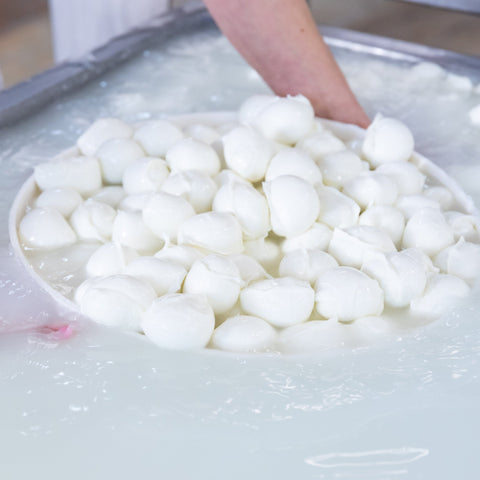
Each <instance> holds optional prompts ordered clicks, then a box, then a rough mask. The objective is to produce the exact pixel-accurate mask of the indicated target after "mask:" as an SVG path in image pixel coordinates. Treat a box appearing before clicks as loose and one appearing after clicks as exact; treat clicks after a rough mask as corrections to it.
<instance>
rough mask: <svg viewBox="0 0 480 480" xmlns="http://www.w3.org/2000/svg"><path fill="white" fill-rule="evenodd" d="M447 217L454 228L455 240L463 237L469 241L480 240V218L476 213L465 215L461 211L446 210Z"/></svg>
mask: <svg viewBox="0 0 480 480" xmlns="http://www.w3.org/2000/svg"><path fill="white" fill-rule="evenodd" d="M445 218H446V220H447V222H448V224H449V225H450V226H451V227H452V229H453V234H454V236H455V240H458V239H459V238H460V237H463V238H464V239H465V240H468V241H469V242H478V241H479V240H480V233H479V232H480V218H479V217H477V216H476V215H465V214H464V213H461V212H456V211H451V212H445Z"/></svg>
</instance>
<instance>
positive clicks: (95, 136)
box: [77, 118, 133, 155]
mask: <svg viewBox="0 0 480 480" xmlns="http://www.w3.org/2000/svg"><path fill="white" fill-rule="evenodd" d="M132 135H133V127H131V126H130V125H128V124H127V123H125V122H122V121H121V120H118V119H117V118H100V119H99V120H96V121H95V122H93V123H92V125H91V126H90V127H89V128H88V129H87V130H86V131H85V132H84V133H83V135H81V136H80V137H79V139H78V140H77V146H78V148H79V149H80V151H81V152H82V153H83V154H84V155H94V154H95V152H96V151H97V150H98V149H99V148H100V146H101V145H102V144H103V143H105V142H106V141H108V140H111V139H113V138H130V137H131V136H132Z"/></svg>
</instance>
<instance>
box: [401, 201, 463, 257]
mask: <svg viewBox="0 0 480 480" xmlns="http://www.w3.org/2000/svg"><path fill="white" fill-rule="evenodd" d="M454 240H455V239H454V236H453V229H452V227H451V226H450V225H449V224H448V223H447V221H446V220H445V216H444V215H443V213H442V212H441V211H439V210H437V209H435V208H423V209H422V210H420V211H419V212H417V213H415V214H414V215H412V217H411V218H410V220H408V222H407V225H406V226H405V231H404V233H403V240H402V245H403V247H404V248H409V247H417V248H420V249H421V250H423V251H424V252H425V253H426V254H427V255H436V254H437V253H438V252H439V251H440V250H443V249H444V248H446V247H448V246H449V245H452V244H453V243H454Z"/></svg>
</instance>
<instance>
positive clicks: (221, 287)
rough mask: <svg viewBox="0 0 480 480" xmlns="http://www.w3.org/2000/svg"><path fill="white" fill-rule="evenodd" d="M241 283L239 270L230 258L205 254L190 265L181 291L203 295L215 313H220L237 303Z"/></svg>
mask: <svg viewBox="0 0 480 480" xmlns="http://www.w3.org/2000/svg"><path fill="white" fill-rule="evenodd" d="M242 284H243V282H242V279H241V277H240V271H239V270H238V267H237V266H236V265H235V263H234V262H233V261H232V260H231V259H230V258H228V257H225V256H222V255H207V256H206V257H203V258H202V259H200V260H197V261H196V262H195V263H194V264H193V265H192V268H191V269H190V271H189V272H188V274H187V277H186V278H185V283H184V285H183V291H184V293H196V294H199V295H204V296H205V298H206V299H207V301H208V303H209V305H210V306H211V307H212V309H213V311H214V312H215V314H222V313H225V312H227V311H228V310H230V309H231V308H232V307H233V306H234V305H235V303H237V300H238V296H239V295H240V288H241V286H242Z"/></svg>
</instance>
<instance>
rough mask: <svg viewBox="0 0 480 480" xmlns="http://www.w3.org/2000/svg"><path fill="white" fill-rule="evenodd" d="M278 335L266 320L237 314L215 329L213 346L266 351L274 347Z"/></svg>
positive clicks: (232, 349) (242, 350) (244, 350)
mask: <svg viewBox="0 0 480 480" xmlns="http://www.w3.org/2000/svg"><path fill="white" fill-rule="evenodd" d="M276 337H277V332H276V330H275V329H274V328H273V327H272V326H271V325H270V324H269V323H268V322H266V321H265V320H263V319H261V318H258V317H252V316H250V315H236V316H234V317H230V318H227V320H225V321H224V322H223V323H222V324H221V325H219V326H218V327H217V328H216V329H215V330H214V332H213V336H212V346H213V347H215V348H218V349H220V350H226V351H229V352H239V353H242V352H264V351H265V350H268V349H271V348H272V347H273V345H274V342H275V340H276Z"/></svg>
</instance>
